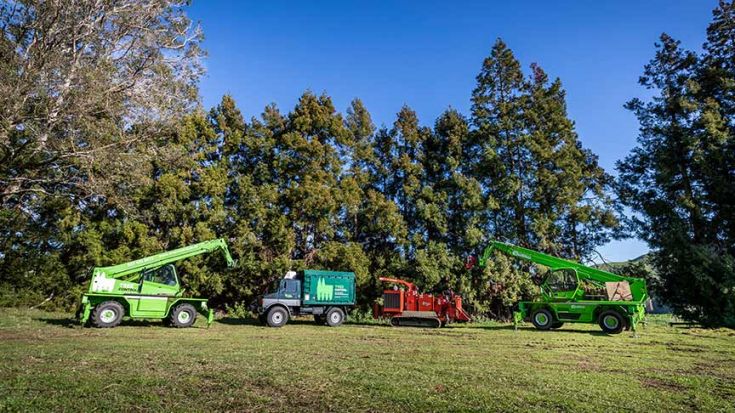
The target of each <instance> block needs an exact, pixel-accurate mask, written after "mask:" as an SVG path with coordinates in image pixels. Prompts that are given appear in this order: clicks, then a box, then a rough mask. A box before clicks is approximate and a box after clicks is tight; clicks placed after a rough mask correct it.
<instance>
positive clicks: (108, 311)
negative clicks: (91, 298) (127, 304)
mask: <svg viewBox="0 0 735 413" xmlns="http://www.w3.org/2000/svg"><path fill="white" fill-rule="evenodd" d="M124 315H125V309H124V308H123V306H122V304H120V303H118V302H117V301H105V302H104V303H101V304H98V305H97V306H95V307H94V310H92V317H91V318H92V325H93V326H95V327H97V328H111V327H115V326H117V325H119V324H120V322H121V321H122V318H123V316H124Z"/></svg>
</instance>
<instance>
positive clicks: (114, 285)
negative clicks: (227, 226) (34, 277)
mask: <svg viewBox="0 0 735 413" xmlns="http://www.w3.org/2000/svg"><path fill="white" fill-rule="evenodd" d="M214 251H220V252H221V253H222V255H223V256H224V258H225V260H226V261H227V266H228V267H233V266H234V265H235V261H234V260H233V259H232V257H231V256H230V252H229V250H228V248H227V243H226V242H225V240H223V239H216V240H211V241H205V242H200V243H198V244H194V245H190V246H188V247H183V248H179V249H175V250H172V251H167V252H162V253H160V254H156V255H152V256H150V257H146V258H141V259H138V260H135V261H130V262H126V263H123V264H118V265H113V266H110V267H96V268H94V269H93V270H92V279H91V280H90V282H89V290H88V291H87V292H86V293H85V294H83V295H82V303H81V305H80V307H79V310H78V311H77V317H78V318H79V321H80V322H81V324H82V325H86V324H87V321H90V322H91V324H92V325H93V326H95V327H100V328H109V327H115V326H117V325H118V324H120V321H122V318H123V317H124V316H128V317H130V318H137V319H145V318H148V319H151V318H152V319H162V320H164V322H166V323H167V324H168V325H171V326H173V327H190V326H191V325H192V324H194V321H196V317H197V312H199V313H201V314H202V315H205V316H206V317H207V326H209V325H210V324H211V323H212V321H213V320H214V313H213V311H212V310H211V309H210V308H208V307H207V299H206V298H189V297H183V292H184V291H183V289H182V288H181V285H180V283H179V278H178V277H177V275H176V268H175V267H174V265H173V263H174V262H177V261H180V260H183V259H186V258H191V257H194V256H197V255H201V254H207V253H210V252H214Z"/></svg>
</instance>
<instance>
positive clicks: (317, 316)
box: [314, 314, 327, 326]
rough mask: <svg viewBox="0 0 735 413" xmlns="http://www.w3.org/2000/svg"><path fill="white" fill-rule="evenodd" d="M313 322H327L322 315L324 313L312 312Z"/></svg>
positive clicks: (320, 323)
mask: <svg viewBox="0 0 735 413" xmlns="http://www.w3.org/2000/svg"><path fill="white" fill-rule="evenodd" d="M314 322H315V323H317V324H318V325H320V326H323V325H324V324H325V323H326V322H327V318H326V317H324V314H314Z"/></svg>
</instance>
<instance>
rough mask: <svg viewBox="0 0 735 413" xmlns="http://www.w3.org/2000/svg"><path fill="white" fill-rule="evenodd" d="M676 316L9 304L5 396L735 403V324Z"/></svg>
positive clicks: (635, 405)
mask: <svg viewBox="0 0 735 413" xmlns="http://www.w3.org/2000/svg"><path fill="white" fill-rule="evenodd" d="M667 321H668V320H667V319H665V318H651V319H650V322H649V324H648V325H647V326H646V327H644V328H643V329H642V331H641V333H640V336H639V337H638V338H635V337H633V336H632V335H631V334H630V333H623V334H620V335H617V336H607V335H604V334H602V333H600V332H599V331H598V329H597V327H596V326H581V327H580V326H565V327H564V328H562V329H561V330H559V331H554V332H539V331H535V330H533V329H532V328H529V327H528V326H526V327H524V328H521V329H519V330H518V331H514V330H513V328H512V327H511V326H509V325H504V324H470V325H466V326H452V327H449V328H446V329H440V330H429V329H416V328H414V329H411V328H392V327H387V326H381V325H354V324H353V325H345V326H341V327H339V328H328V327H322V326H316V325H314V324H312V323H310V322H308V321H296V322H294V323H293V324H289V325H287V326H285V327H283V328H281V329H271V328H266V327H260V326H256V325H252V324H250V323H249V322H246V321H241V320H237V319H224V320H221V321H220V322H217V323H215V324H214V325H213V326H212V327H211V328H209V329H206V328H204V327H203V326H199V325H198V326H197V328H191V329H184V330H176V329H170V328H165V327H162V326H160V325H159V324H157V323H153V322H151V323H140V322H127V323H125V324H124V325H123V326H121V327H118V328H114V329H110V330H99V329H90V328H84V329H83V328H80V327H78V326H76V325H74V324H73V322H72V321H71V320H70V315H68V314H56V313H45V312H40V311H31V310H15V309H0V410H2V411H44V410H53V411H111V410H115V411H118V410H125V411H159V410H165V411H182V412H183V411H223V410H227V411H266V412H268V411H338V412H342V411H374V412H397V411H405V412H429V411H510V410H515V411H548V410H552V411H563V410H578V411H602V410H607V411H693V410H701V411H735V407H734V405H735V331H732V330H704V329H688V328H672V327H669V326H668V324H667V323H666V322H667Z"/></svg>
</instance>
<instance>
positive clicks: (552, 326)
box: [551, 321, 564, 330]
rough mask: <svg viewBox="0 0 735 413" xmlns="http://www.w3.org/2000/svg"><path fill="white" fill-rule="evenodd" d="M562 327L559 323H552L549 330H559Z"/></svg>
mask: <svg viewBox="0 0 735 413" xmlns="http://www.w3.org/2000/svg"><path fill="white" fill-rule="evenodd" d="M563 325H564V323H562V322H561V321H554V323H553V324H551V329H552V330H556V329H557V328H561V327H562V326H563Z"/></svg>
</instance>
